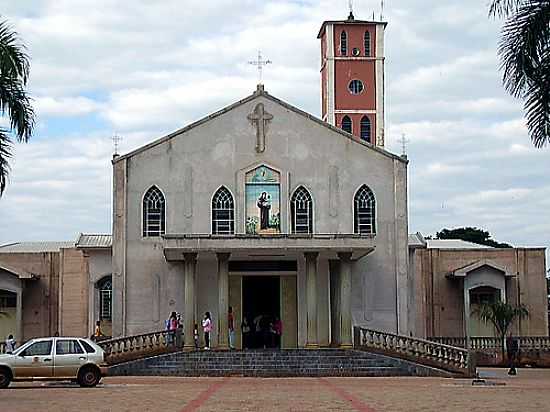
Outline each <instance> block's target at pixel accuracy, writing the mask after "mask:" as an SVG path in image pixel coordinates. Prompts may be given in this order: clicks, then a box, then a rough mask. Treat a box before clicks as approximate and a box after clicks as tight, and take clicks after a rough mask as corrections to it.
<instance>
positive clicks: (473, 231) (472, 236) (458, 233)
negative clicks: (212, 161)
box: [435, 227, 512, 248]
mask: <svg viewBox="0 0 550 412" xmlns="http://www.w3.org/2000/svg"><path fill="white" fill-rule="evenodd" d="M435 237H436V239H462V240H465V241H467V242H472V243H477V244H478V245H486V246H491V247H497V248H511V247H512V246H511V245H509V244H508V243H500V242H497V241H495V240H493V239H491V234H490V233H489V232H488V231H486V230H483V229H479V228H477V227H459V228H456V229H441V231H440V232H437V233H436V235H435Z"/></svg>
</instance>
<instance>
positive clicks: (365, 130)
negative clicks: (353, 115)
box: [361, 116, 371, 143]
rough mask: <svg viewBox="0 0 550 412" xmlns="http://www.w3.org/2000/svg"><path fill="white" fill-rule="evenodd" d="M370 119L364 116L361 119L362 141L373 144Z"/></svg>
mask: <svg viewBox="0 0 550 412" xmlns="http://www.w3.org/2000/svg"><path fill="white" fill-rule="evenodd" d="M370 132H371V130H370V119H369V118H368V116H363V118H362V119H361V139H362V140H364V141H366V142H369V143H371V141H370Z"/></svg>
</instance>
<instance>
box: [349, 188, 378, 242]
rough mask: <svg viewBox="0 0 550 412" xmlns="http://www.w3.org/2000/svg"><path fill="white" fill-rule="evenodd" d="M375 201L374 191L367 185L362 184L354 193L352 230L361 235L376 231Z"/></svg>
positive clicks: (371, 233)
mask: <svg viewBox="0 0 550 412" xmlns="http://www.w3.org/2000/svg"><path fill="white" fill-rule="evenodd" d="M375 213H376V201H375V199H374V193H372V190H370V188H369V187H368V186H367V185H363V186H361V187H360V188H359V190H358V191H357V193H355V198H354V209H353V220H354V222H353V226H354V228H353V231H354V233H357V234H361V235H373V234H375V233H376V226H375V224H376V219H375V217H376V216H375Z"/></svg>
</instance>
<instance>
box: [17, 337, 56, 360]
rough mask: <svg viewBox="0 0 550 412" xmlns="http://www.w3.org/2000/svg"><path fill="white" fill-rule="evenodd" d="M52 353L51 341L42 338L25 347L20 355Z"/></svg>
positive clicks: (45, 354)
mask: <svg viewBox="0 0 550 412" xmlns="http://www.w3.org/2000/svg"><path fill="white" fill-rule="evenodd" d="M51 353H52V341H51V340H43V341H40V342H35V343H33V344H32V345H31V346H29V347H28V348H27V349H25V350H24V351H23V352H22V353H21V356H47V355H50V354H51Z"/></svg>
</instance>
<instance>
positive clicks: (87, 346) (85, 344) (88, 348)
mask: <svg viewBox="0 0 550 412" xmlns="http://www.w3.org/2000/svg"><path fill="white" fill-rule="evenodd" d="M79 342H80V344H81V345H82V346H83V347H84V350H85V351H86V352H87V353H95V349H94V348H93V346H92V345H90V344H89V343H88V342H86V341H85V340H79Z"/></svg>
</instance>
